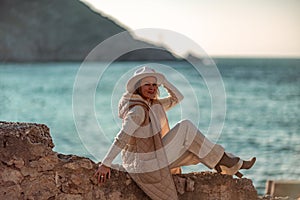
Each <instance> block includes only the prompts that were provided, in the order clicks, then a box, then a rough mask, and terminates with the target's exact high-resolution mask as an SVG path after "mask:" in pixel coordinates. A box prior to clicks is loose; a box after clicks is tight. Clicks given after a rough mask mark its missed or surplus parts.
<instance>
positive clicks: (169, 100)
mask: <svg viewBox="0 0 300 200" xmlns="http://www.w3.org/2000/svg"><path fill="white" fill-rule="evenodd" d="M162 85H163V87H164V88H165V89H166V90H167V92H168V94H169V96H168V97H166V98H162V99H159V101H160V102H161V104H162V105H163V107H164V109H165V110H169V109H170V108H172V107H173V106H175V105H176V104H178V103H179V102H180V101H182V99H183V98H184V97H183V95H182V94H181V92H180V91H179V90H178V89H177V88H176V87H175V86H174V85H173V84H172V83H170V82H169V81H168V80H167V79H165V80H164V82H163V83H162Z"/></svg>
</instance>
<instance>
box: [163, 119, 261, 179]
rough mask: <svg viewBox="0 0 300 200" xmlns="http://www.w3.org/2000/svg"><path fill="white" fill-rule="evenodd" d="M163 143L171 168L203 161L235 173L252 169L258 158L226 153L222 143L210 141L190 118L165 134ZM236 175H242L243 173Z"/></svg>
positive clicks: (228, 172)
mask: <svg viewBox="0 0 300 200" xmlns="http://www.w3.org/2000/svg"><path fill="white" fill-rule="evenodd" d="M163 144H164V147H165V151H166V154H167V158H168V160H169V163H170V168H171V169H172V168H175V167H180V166H186V165H194V164H198V163H199V162H201V163H203V164H204V165H206V166H207V167H208V168H211V169H212V168H216V169H217V171H218V172H221V171H222V170H223V172H224V173H226V174H230V173H233V174H235V173H236V172H237V171H238V170H239V169H250V168H251V167H252V166H253V165H254V163H255V161H256V158H252V159H251V160H250V161H242V160H240V158H238V157H236V156H234V155H232V154H230V153H225V151H224V148H223V147H222V146H221V145H218V144H214V143H212V142H211V141H209V140H208V139H207V138H206V137H205V136H204V135H203V134H202V133H201V132H200V131H199V130H198V129H197V128H196V127H195V126H194V124H193V123H191V122H190V121H189V120H183V121H181V122H179V123H177V124H176V126H175V127H174V128H172V129H171V130H170V131H169V132H168V133H167V134H166V135H165V137H164V138H163ZM221 168H222V169H221ZM233 174H231V175H233ZM236 175H237V176H239V177H241V176H242V174H241V173H238V174H236Z"/></svg>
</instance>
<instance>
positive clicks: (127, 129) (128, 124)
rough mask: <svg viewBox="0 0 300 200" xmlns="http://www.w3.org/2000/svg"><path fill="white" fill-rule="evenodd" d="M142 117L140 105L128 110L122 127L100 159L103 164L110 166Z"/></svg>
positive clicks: (142, 111) (143, 115) (143, 116)
mask: <svg viewBox="0 0 300 200" xmlns="http://www.w3.org/2000/svg"><path fill="white" fill-rule="evenodd" d="M144 118H145V111H144V109H143V108H142V107H141V106H134V107H133V108H132V109H130V110H129V111H128V113H127V115H126V117H125V118H124V119H123V123H122V129H121V130H120V132H119V133H118V134H117V136H116V137H115V140H114V142H113V144H112V145H111V147H110V149H109V150H108V152H107V154H106V156H105V157H104V159H103V160H102V163H103V164H104V165H105V166H107V167H110V166H111V163H112V161H113V160H114V159H115V158H116V157H117V155H118V154H119V153H120V152H121V150H122V149H124V147H125V146H126V144H127V143H128V140H129V139H130V137H131V136H132V135H133V133H134V132H135V131H136V129H138V128H139V127H140V125H141V124H142V122H143V121H144Z"/></svg>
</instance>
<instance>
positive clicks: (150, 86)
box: [141, 76, 158, 100]
mask: <svg viewBox="0 0 300 200" xmlns="http://www.w3.org/2000/svg"><path fill="white" fill-rule="evenodd" d="M157 90H158V87H157V83H156V78H155V77H153V76H149V77H145V78H143V79H142V80H141V93H142V96H143V98H145V99H146V100H152V99H155V97H156V96H157Z"/></svg>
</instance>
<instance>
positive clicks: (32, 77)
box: [0, 59, 300, 194]
mask: <svg viewBox="0 0 300 200" xmlns="http://www.w3.org/2000/svg"><path fill="white" fill-rule="evenodd" d="M215 62H216V63H217V66H218V69H219V71H220V74H221V77H222V79H223V82H224V86H225V91H226V118H225V121H224V127H223V129H222V133H221V135H220V136H218V137H217V138H216V137H215V136H209V135H208V137H209V138H210V137H211V139H213V140H214V141H216V142H218V143H220V144H222V145H223V146H224V147H225V148H226V150H227V151H230V152H233V153H235V154H237V155H239V156H241V157H242V158H245V159H248V158H250V157H251V156H256V157H257V159H258V160H257V163H256V165H255V166H254V167H253V169H252V170H249V171H244V174H245V176H246V177H248V178H251V179H252V180H253V182H254V185H255V186H256V188H257V189H258V191H259V193H260V194H262V193H264V186H265V182H266V180H267V179H276V180H278V179H298V180H299V179H300V168H299V167H298V166H300V114H299V111H300V109H299V108H300V88H299V86H300V60H296V59H294V60H289V59H285V60H283V59H217V60H215ZM140 64H141V63H139V62H123V63H115V64H112V65H111V66H110V67H109V69H107V70H106V71H105V73H104V74H103V76H102V77H101V79H100V80H99V84H98V86H97V88H96V90H95V113H90V112H86V113H83V114H84V115H83V116H81V118H80V119H79V120H80V122H79V124H87V127H86V129H85V130H87V131H85V132H84V133H82V132H80V133H79V132H77V130H76V127H75V122H74V118H73V106H72V95H73V84H74V82H75V78H76V74H77V71H78V69H79V66H80V65H81V63H45V64H44V63H36V64H8V63H4V64H0V90H1V93H0V106H1V111H0V121H19V122H36V123H44V124H47V125H48V126H49V127H50V130H51V135H52V137H53V140H54V143H55V148H54V150H55V151H57V152H61V153H64V154H76V155H82V156H87V157H90V158H91V159H93V160H95V161H98V160H99V158H102V157H103V156H104V155H105V153H106V151H107V149H108V148H109V146H110V143H111V141H112V139H113V137H114V136H115V134H116V133H117V132H118V130H119V126H120V123H121V121H120V120H119V119H117V118H116V105H117V101H118V98H119V96H120V95H121V93H122V91H123V87H124V83H123V82H122V80H121V79H122V78H124V77H122V75H123V74H124V73H126V72H127V71H128V70H129V69H131V68H132V67H135V66H138V65H140ZM163 64H164V65H166V66H170V67H172V69H174V71H170V72H168V73H167V77H168V79H170V81H171V82H173V83H174V84H175V85H176V86H177V87H178V88H179V89H180V90H181V91H182V92H183V93H184V95H185V99H184V101H183V102H182V104H181V106H178V107H177V108H175V109H174V110H172V111H170V112H169V113H168V116H169V119H170V124H171V126H173V125H174V124H175V123H176V122H177V121H179V120H180V119H181V118H191V120H192V121H193V120H194V121H195V123H196V124H197V125H198V126H199V128H200V129H201V130H202V132H203V133H204V134H205V133H206V132H207V130H208V127H209V123H210V117H211V101H210V93H209V90H208V89H207V87H206V84H205V82H204V80H203V79H202V78H201V76H199V75H197V73H196V71H195V70H194V69H193V68H191V67H190V66H189V65H187V64H185V63H183V62H166V63H163ZM101 66H102V67H103V63H94V64H93V67H101ZM178 74H181V75H183V78H182V77H181V78H178V77H179V76H178ZM87 80H88V77H87ZM213 80H215V79H213ZM185 81H187V82H188V83H189V85H188V87H187V85H186V82H185ZM87 82H88V81H87ZM83 95H84V94H83ZM161 95H162V96H163V95H164V91H162V92H161ZM195 99H196V101H197V102H196V104H195ZM87 104H88V103H87ZM82 109H84V108H82ZM182 110H183V111H182ZM217 112H218V110H217ZM182 113H183V114H182ZM94 117H96V119H97V120H98V123H99V125H100V126H101V131H102V132H101V131H100V132H99V131H98V129H97V128H96V126H93V125H91V124H90V123H89V122H91V121H92V120H91V119H92V118H94ZM197 117H199V119H200V120H199V121H197V120H195V118H197ZM218 123H219V124H221V123H222V121H218ZM103 133H104V134H103ZM95 154H96V155H97V156H96V157H95ZM199 170H207V168H205V167H203V166H201V165H197V166H190V167H185V168H184V172H190V171H199Z"/></svg>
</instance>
